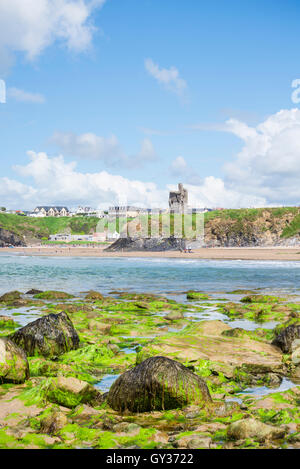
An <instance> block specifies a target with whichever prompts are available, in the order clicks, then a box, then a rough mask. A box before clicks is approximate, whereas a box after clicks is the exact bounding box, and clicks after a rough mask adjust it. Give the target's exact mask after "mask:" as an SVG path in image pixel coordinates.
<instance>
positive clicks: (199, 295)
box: [186, 290, 210, 301]
mask: <svg viewBox="0 0 300 469" xmlns="http://www.w3.org/2000/svg"><path fill="white" fill-rule="evenodd" d="M186 297H187V299H188V300H198V301H201V300H209V299H210V297H209V296H208V295H207V294H206V293H203V292H197V291H193V290H190V291H188V292H187V294H186Z"/></svg>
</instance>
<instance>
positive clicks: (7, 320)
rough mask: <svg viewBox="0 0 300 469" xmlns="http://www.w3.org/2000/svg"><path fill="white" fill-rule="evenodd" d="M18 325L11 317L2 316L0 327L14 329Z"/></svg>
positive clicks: (0, 316)
mask: <svg viewBox="0 0 300 469" xmlns="http://www.w3.org/2000/svg"><path fill="white" fill-rule="evenodd" d="M16 326H17V323H16V322H15V321H14V320H13V319H12V318H11V317H10V316H2V315H0V327H4V328H6V327H7V328H10V327H11V328H13V327H16Z"/></svg>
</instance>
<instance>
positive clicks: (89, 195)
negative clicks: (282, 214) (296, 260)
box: [0, 0, 300, 208]
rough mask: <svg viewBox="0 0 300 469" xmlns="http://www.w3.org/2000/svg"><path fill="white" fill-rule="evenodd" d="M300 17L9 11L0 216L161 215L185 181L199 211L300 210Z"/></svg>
mask: <svg viewBox="0 0 300 469" xmlns="http://www.w3.org/2000/svg"><path fill="white" fill-rule="evenodd" d="M21 3H22V8H20V5H21ZM38 4H39V5H42V6H43V8H41V9H40V10H36V9H35V7H36V6H37V5H38ZM74 6H75V9H74V10H73V9H71V8H70V7H72V8H73V7H74ZM25 7H26V8H25ZM66 7H67V8H68V10H66V9H65V8H66ZM66 11H67V13H66ZM29 12H30V13H29ZM54 13H55V14H56V13H57V18H56V19H55V20H54V19H53V17H54V16H55V15H54ZM299 13H300V4H299V1H295V0H294V1H291V0H284V1H283V0H277V1H276V2H274V1H269V0H259V1H258V0H251V1H250V0H249V1H248V0H243V2H241V1H235V0H227V1H226V2H224V0H211V1H209V2H206V1H197V0H164V1H163V2H162V1H159V0H106V1H105V0H94V1H88V0H80V1H79V0H60V1H58V0H2V1H1V2H0V79H3V80H5V82H6V87H7V97H6V103H5V104H0V141H1V145H0V158H1V173H0V203H1V205H7V206H10V207H12V208H17V207H22V208H32V206H34V205H36V204H38V203H40V202H42V203H61V204H69V205H76V204H88V205H94V206H96V205H97V206H100V205H103V206H104V205H105V204H108V203H116V202H117V201H118V199H120V197H122V196H124V197H125V196H126V197H127V199H128V202H130V203H139V202H140V204H146V205H149V204H154V205H155V204H163V203H164V202H166V201H167V192H168V190H169V189H170V187H172V186H174V185H175V184H177V182H179V181H181V182H183V183H184V184H185V185H187V187H188V188H189V190H190V194H191V203H193V204H194V205H196V204H197V205H209V206H231V207H239V206H256V205H259V206H262V205H281V204H298V202H299V195H300V193H299V192H300V189H298V185H299V184H298V180H299V175H300V151H299V150H300V149H299V143H298V141H300V138H299V137H300V116H299V112H298V109H299V103H298V102H297V99H296V100H295V99H294V102H293V101H292V99H291V95H292V92H293V91H294V89H293V88H292V87H291V84H292V81H293V80H295V79H297V78H300V65H299ZM28 17H29V19H28ZM14 28H15V31H16V33H15V35H12V33H11V31H14ZM299 96H300V93H299ZM280 112H281V114H280ZM28 152H31V153H30V154H28ZM59 155H61V156H60V157H59V158H58V156H59ZM70 165H71V166H70ZM79 186H80V187H79ZM82 186H84V187H82ZM1 187H2V189H1ZM151 194H152V196H151ZM151 197H152V198H151ZM150 199H151V200H150Z"/></svg>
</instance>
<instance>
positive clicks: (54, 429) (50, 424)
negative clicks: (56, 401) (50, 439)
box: [40, 409, 68, 435]
mask: <svg viewBox="0 0 300 469" xmlns="http://www.w3.org/2000/svg"><path fill="white" fill-rule="evenodd" d="M67 423H68V419H67V417H66V415H65V414H64V413H63V412H61V411H60V410H58V409H55V410H53V411H52V412H50V413H49V414H48V415H46V417H44V418H43V419H42V421H41V428H40V431H41V433H48V434H49V435H54V434H55V433H58V432H59V431H60V430H61V429H62V428H64V427H65V426H66V425H67Z"/></svg>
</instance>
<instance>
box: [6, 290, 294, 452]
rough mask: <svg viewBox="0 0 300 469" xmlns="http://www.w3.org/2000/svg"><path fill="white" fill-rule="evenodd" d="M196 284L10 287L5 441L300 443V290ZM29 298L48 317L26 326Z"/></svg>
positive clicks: (58, 444)
mask: <svg viewBox="0 0 300 469" xmlns="http://www.w3.org/2000/svg"><path fill="white" fill-rule="evenodd" d="M181 295H182V292H181ZM185 296H186V301H184V302H178V301H175V300H174V299H171V298H168V296H162V295H156V294H151V293H135V292H133V291H130V292H126V291H114V292H111V293H110V294H109V295H106V296H105V295H103V294H102V293H100V292H98V291H89V292H84V293H80V294H75V295H74V294H72V295H70V294H69V293H67V292H63V291H52V290H46V291H39V290H35V289H32V290H30V291H28V292H26V293H22V292H19V291H12V292H7V293H6V294H4V295H2V296H1V297H0V313H1V309H2V310H4V311H5V313H6V315H5V316H4V315H2V316H1V315H0V358H1V360H0V363H1V367H0V426H1V430H0V447H1V448H97V449H101V448H133V447H134V448H144V449H146V448H166V449H168V448H169V449H172V448H173V449H174V448H182V449H184V448H188V449H192V448H215V449H218V448H227V449H231V448H287V447H288V448H291V447H295V448H298V447H299V441H300V440H299V434H300V411H299V402H300V401H299V399H300V386H297V383H298V384H299V383H300V303H299V302H298V297H297V296H288V295H285V296H278V295H276V294H272V293H271V292H268V294H263V293H262V291H261V290H259V289H258V290H256V289H253V290H236V291H231V292H226V293H225V292H224V293H223V295H222V298H220V295H218V294H216V293H212V292H205V291H203V292H201V291H194V290H188V291H186V292H185ZM24 306H26V307H27V308H30V310H31V311H32V310H33V309H34V310H35V311H36V314H38V315H39V316H40V318H39V319H37V320H36V321H33V322H31V323H29V324H27V325H26V326H23V327H20V325H19V324H18V323H17V322H15V321H14V320H13V319H12V317H13V316H12V315H14V314H18V309H19V308H20V307H22V308H24ZM211 308H214V309H215V310H216V311H217V312H218V314H219V317H220V318H221V319H218V320H207V319H205V316H206V313H207V311H208V310H209V309H211ZM236 319H241V320H243V321H246V322H248V323H249V324H253V326H254V327H252V328H249V329H247V330H246V329H242V328H241V327H234V326H231V325H230V324H231V321H234V320H236ZM270 321H271V322H272V321H273V326H272V327H271V328H270V325H269V324H270ZM106 382H107V384H105V383H106ZM283 382H285V383H289V386H287V385H285V387H283V388H282V390H280V385H281V383H283ZM252 388H253V391H252ZM260 390H261V392H260ZM12 409H13V412H12Z"/></svg>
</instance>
